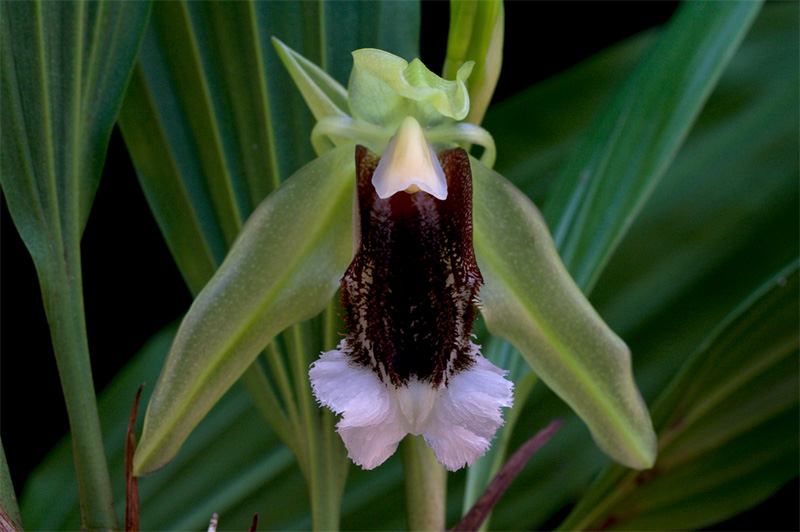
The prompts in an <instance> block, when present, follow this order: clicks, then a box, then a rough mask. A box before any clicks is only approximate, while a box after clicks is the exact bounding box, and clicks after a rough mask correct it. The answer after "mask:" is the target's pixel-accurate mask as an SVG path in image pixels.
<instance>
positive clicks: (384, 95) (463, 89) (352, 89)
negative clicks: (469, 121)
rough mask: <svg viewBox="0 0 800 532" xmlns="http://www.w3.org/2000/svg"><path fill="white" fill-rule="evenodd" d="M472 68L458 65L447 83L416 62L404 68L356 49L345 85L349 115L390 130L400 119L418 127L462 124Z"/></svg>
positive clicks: (377, 52) (383, 54)
mask: <svg viewBox="0 0 800 532" xmlns="http://www.w3.org/2000/svg"><path fill="white" fill-rule="evenodd" d="M473 64H474V63H473V62H471V61H470V62H467V63H465V64H464V65H462V66H461V68H459V69H458V72H457V74H456V79H455V80H450V81H448V80H445V79H442V78H441V77H439V76H437V75H436V74H434V73H433V72H431V71H430V70H428V68H427V67H425V65H423V64H422V61H420V60H419V59H414V60H413V61H411V63H408V62H407V61H406V60H405V59H403V58H401V57H397V56H396V55H392V54H390V53H388V52H384V51H381V50H375V49H363V50H356V51H355V52H353V71H352V73H351V75H350V84H349V86H348V103H349V106H350V114H351V115H352V116H353V117H354V118H356V119H358V120H362V121H364V122H369V123H372V124H377V125H380V126H386V127H390V128H396V127H397V126H398V125H399V124H400V122H401V121H402V120H403V119H404V118H405V117H406V116H413V117H415V118H416V119H417V120H418V121H419V122H420V124H422V126H423V127H424V128H429V127H433V126H437V125H439V124H442V123H445V122H448V121H457V120H463V119H464V118H465V117H466V116H467V113H469V93H468V91H467V85H466V81H467V78H469V75H470V73H471V72H472V67H473Z"/></svg>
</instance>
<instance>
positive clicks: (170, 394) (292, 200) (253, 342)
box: [134, 146, 355, 475]
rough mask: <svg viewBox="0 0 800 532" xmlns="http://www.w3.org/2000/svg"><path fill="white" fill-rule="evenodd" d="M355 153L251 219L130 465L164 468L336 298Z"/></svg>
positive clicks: (170, 373) (176, 354) (204, 302)
mask: <svg viewBox="0 0 800 532" xmlns="http://www.w3.org/2000/svg"><path fill="white" fill-rule="evenodd" d="M352 158H353V147H352V146H343V147H341V148H338V149H336V150H334V151H331V152H330V153H328V154H326V155H325V156H323V157H321V158H319V159H317V160H315V161H313V162H311V163H309V164H308V165H306V166H305V167H303V168H302V169H300V170H299V171H298V172H297V173H296V174H295V175H294V176H293V177H292V178H291V179H289V180H287V181H286V182H285V183H284V184H283V185H282V186H281V187H280V188H279V189H277V190H276V191H275V192H274V193H273V194H271V195H270V196H269V197H268V198H267V199H266V200H265V201H264V202H263V203H262V204H261V205H260V206H259V208H258V209H257V210H256V212H255V213H254V214H253V216H251V218H250V220H249V221H248V223H247V225H246V226H245V228H244V229H243V230H242V233H241V235H240V236H239V238H238V239H237V241H236V243H235V244H234V246H233V248H232V249H231V252H230V253H229V255H228V257H227V258H226V260H225V262H224V263H223V264H222V266H221V267H220V269H219V270H218V271H217V272H216V273H215V274H214V277H213V278H212V279H211V280H210V281H209V283H208V284H207V285H206V287H205V288H204V289H203V291H202V292H201V293H200V294H199V295H198V297H197V298H196V299H195V302H194V304H193V305H192V307H191V308H190V310H189V313H188V314H187V316H186V318H185V319H184V322H183V324H182V326H181V329H180V330H179V331H178V334H177V337H176V339H175V344H174V345H173V348H172V350H171V351H170V355H169V357H168V359H167V361H166V363H165V365H164V369H163V372H162V375H161V377H160V378H159V382H158V384H157V385H156V391H155V392H154V394H153V397H152V399H151V401H150V404H149V406H148V409H147V415H146V418H145V428H144V432H143V434H142V438H141V440H140V442H139V446H138V449H137V451H136V456H135V459H134V470H135V473H136V474H137V475H142V474H146V473H149V472H152V471H155V470H156V469H159V468H160V467H163V466H164V465H165V464H166V463H167V462H169V460H171V459H172V457H174V455H175V454H176V453H177V452H178V449H179V448H180V446H181V444H182V443H183V441H184V440H185V439H186V438H187V437H188V435H189V433H190V432H191V431H192V429H193V428H194V427H195V426H196V425H197V423H198V422H199V421H200V420H201V419H202V418H203V416H204V415H205V414H206V413H207V412H208V411H209V410H210V409H211V407H212V406H213V404H214V403H215V402H216V401H217V400H218V399H219V398H220V397H221V396H222V394H223V393H224V392H225V391H226V390H227V389H228V388H230V386H232V385H233V383H234V382H236V380H237V379H238V378H239V377H240V376H241V375H242V374H243V373H244V371H245V370H246V369H247V368H248V366H250V364H252V363H253V361H254V360H255V359H256V357H257V356H258V354H259V352H260V351H261V350H262V349H264V348H265V347H266V346H267V344H269V343H270V341H272V339H273V338H274V337H275V335H277V334H278V333H279V332H281V331H282V330H283V329H285V328H286V327H288V326H289V325H292V324H294V323H297V322H299V321H302V320H304V319H308V318H311V317H313V316H314V315H316V314H317V313H318V312H320V311H321V310H322V309H323V308H324V307H325V306H326V305H327V303H328V302H329V301H330V299H331V297H333V295H334V293H335V292H336V290H337V288H338V286H339V279H340V278H341V276H342V274H343V272H344V270H345V269H346V268H347V264H348V263H349V261H350V258H351V257H350V255H351V251H352V243H351V240H352V237H351V235H352V227H351V224H352V220H351V213H350V203H351V201H352V190H353V184H354V177H353V176H354V175H355V169H354V163H353V160H352Z"/></svg>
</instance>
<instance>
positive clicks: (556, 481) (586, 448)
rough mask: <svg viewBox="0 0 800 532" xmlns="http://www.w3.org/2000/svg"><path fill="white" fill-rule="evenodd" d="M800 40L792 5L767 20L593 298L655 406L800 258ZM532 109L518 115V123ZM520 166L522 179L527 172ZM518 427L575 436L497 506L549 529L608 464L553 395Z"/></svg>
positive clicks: (509, 518) (525, 523)
mask: <svg viewBox="0 0 800 532" xmlns="http://www.w3.org/2000/svg"><path fill="white" fill-rule="evenodd" d="M798 33H800V32H799V31H798V24H797V16H796V9H795V7H794V6H790V5H787V4H784V5H773V6H767V7H766V8H765V9H764V10H763V12H762V14H761V16H760V17H759V19H758V21H757V22H756V24H755V25H754V26H753V29H752V31H751V33H750V34H749V35H748V37H747V39H746V40H745V42H744V44H743V46H742V48H741V49H740V51H739V52H738V53H737V55H736V56H735V58H734V59H733V60H732V62H731V63H730V66H729V68H728V70H727V71H726V73H725V74H724V75H723V77H722V78H721V80H720V83H719V85H718V88H717V89H716V91H715V93H714V94H713V95H712V96H711V98H710V99H709V102H708V104H707V106H706V108H705V109H704V111H703V113H702V114H701V116H700V118H699V120H698V123H697V125H696V127H695V128H694V131H693V132H692V134H691V135H690V136H689V138H688V139H687V142H686V145H685V146H684V148H683V149H682V150H681V152H680V153H679V154H678V155H677V157H676V160H675V162H674V164H673V165H672V166H671V168H670V170H669V171H668V172H667V174H666V176H665V178H664V181H663V183H662V184H661V185H660V186H659V187H658V188H657V190H656V191H655V193H654V195H653V197H652V198H651V199H650V200H649V201H648V203H647V204H646V205H645V208H644V209H643V210H642V211H641V214H640V215H639V217H638V218H637V220H636V222H635V223H634V225H632V226H631V230H630V232H629V234H628V236H627V237H626V238H625V239H624V240H623V241H622V243H621V245H620V248H619V250H618V251H617V253H616V254H615V255H614V257H613V258H612V259H611V261H610V262H609V264H608V267H607V269H606V270H605V271H604V273H603V275H602V276H601V278H600V280H599V282H598V284H597V287H596V289H595V290H594V292H593V297H592V300H593V302H594V303H595V307H596V308H597V309H598V310H599V312H600V314H601V315H602V316H604V317H605V318H606V320H607V322H608V323H609V325H611V327H612V328H613V329H614V330H615V331H617V332H619V333H620V334H621V336H622V337H623V338H625V340H626V341H627V342H628V345H629V346H630V347H631V350H632V352H633V354H634V357H633V362H634V371H635V374H636V376H637V383H638V384H639V387H640V389H641V390H642V393H643V395H644V397H645V399H648V402H649V401H652V400H654V399H655V397H656V396H657V395H658V393H659V392H660V391H661V390H662V389H663V388H664V386H665V385H666V383H667V381H668V380H669V379H670V377H671V376H672V375H673V374H674V372H675V371H677V369H678V367H680V365H681V363H682V361H683V360H685V359H686V357H687V356H688V355H689V353H691V352H692V351H693V350H695V349H696V348H697V346H698V344H699V343H700V342H701V341H702V340H703V338H704V337H705V336H707V335H708V332H709V331H710V330H711V329H712V328H713V327H714V326H716V325H717V324H718V323H719V322H720V321H721V320H722V319H723V318H724V317H725V316H726V315H727V314H728V313H730V312H731V310H732V309H733V308H735V307H736V306H737V305H738V304H739V303H740V302H741V301H742V299H743V298H745V297H747V296H748V295H749V294H750V293H751V292H752V291H753V290H754V289H755V288H756V287H757V286H759V285H760V284H762V283H763V280H764V279H765V278H766V277H767V276H769V275H770V274H771V272H774V271H775V270H776V269H777V268H780V267H781V266H782V265H784V264H786V263H787V262H788V261H791V260H792V259H793V258H796V257H797V256H798V252H799V251H798V242H800V235H798V227H800V220H799V219H798V212H797V205H798V201H799V200H798V182H797V179H796V176H797V175H798V172H800V164H799V162H798V154H797V150H796V144H797V131H798V127H800V125H799V124H798V116H800V111H798V101H800V95H798V87H797V83H796V80H797V78H798V75H799V74H798V64H797V62H796V61H795V59H794V58H796V57H797V54H798V42H800V39H798ZM596 61H597V62H600V63H601V64H602V61H603V57H602V56H601V57H600V58H598V59H597V60H596ZM594 64H596V62H595V60H593V61H590V62H589V64H588V65H587V66H589V67H590V69H589V70H587V75H589V76H591V72H592V68H593V67H592V65H594ZM582 68H583V66H581V67H578V68H577V69H575V71H574V72H575V74H574V75H576V76H577V75H578V74H579V72H580V70H581V69H582ZM564 75H565V76H572V75H573V74H570V73H565V74H564ZM586 79H587V80H588V79H593V78H592V77H587V78H586ZM556 81H557V80H556ZM577 83H578V84H579V85H587V84H588V81H586V82H583V83H580V81H577ZM555 94H558V93H557V92H555ZM524 99H525V95H521V96H520V101H522V100H524ZM555 102H558V100H555ZM555 102H554V105H557V103H555ZM511 105H512V102H509V103H508V104H507V106H508V108H509V109H508V110H507V109H503V112H504V113H505V112H509V113H510V112H511V111H510V107H511ZM556 108H557V107H556ZM525 109H526V107H525V106H520V107H519V108H518V110H517V116H518V117H519V120H521V121H524V120H525V115H524V112H525ZM534 110H535V109H534ZM510 116H512V115H510ZM534 116H536V115H534ZM490 117H491V115H490ZM490 117H489V118H490ZM487 120H488V118H487ZM518 141H519V142H522V141H524V139H518ZM565 142H567V141H565ZM498 145H499V146H500V150H501V153H502V144H500V143H499V142H498ZM545 157H546V158H547V157H549V155H548V154H545ZM519 159H520V163H521V164H520V165H519V166H518V168H524V167H525V166H526V165H528V164H529V163H527V162H526V159H524V158H522V157H520V158H519ZM531 159H534V158H533V157H531ZM501 160H502V158H501ZM546 164H549V162H547V163H546ZM528 190H530V189H528ZM540 190H541V189H540ZM522 417H523V418H524V419H526V420H528V421H527V424H529V425H530V427H531V428H526V424H520V425H519V426H518V429H517V430H516V434H515V435H514V437H513V441H512V448H513V446H514V445H519V444H520V443H521V442H524V441H525V438H526V437H530V436H531V435H532V434H533V433H534V432H535V427H536V426H537V424H541V423H547V422H548V421H549V420H550V419H552V418H553V417H565V424H564V425H563V426H562V428H561V429H560V431H559V434H557V435H556V437H555V439H554V441H553V442H552V443H551V444H550V445H548V446H546V447H545V448H544V449H542V450H541V451H540V452H539V453H537V456H535V457H534V458H533V460H532V464H531V465H530V466H529V469H527V470H526V471H523V473H522V478H521V479H520V480H519V482H518V483H517V484H516V485H512V487H511V489H510V490H509V492H508V493H507V494H506V495H505V496H504V498H503V499H501V501H500V503H499V505H498V508H497V510H496V511H495V513H494V526H495V527H497V528H499V529H518V528H536V527H540V526H541V524H542V523H543V522H544V521H545V520H546V519H547V518H548V516H550V515H552V514H553V512H555V511H557V510H559V509H560V508H562V507H564V506H565V505H568V504H570V503H574V502H575V501H577V500H578V499H579V497H580V494H581V491H582V490H583V489H584V488H585V486H586V484H587V483H588V482H590V481H591V479H592V477H593V476H594V475H595V474H596V472H597V471H598V470H599V469H600V468H601V467H602V466H603V465H605V461H604V460H603V459H602V458H601V457H600V456H599V453H597V452H596V451H594V450H593V449H592V448H591V447H592V445H591V442H589V443H588V444H587V442H586V439H587V436H588V435H587V433H586V431H585V430H584V429H582V428H581V427H580V423H579V421H578V420H577V419H575V418H574V416H573V415H572V414H571V413H570V411H569V408H568V407H566V406H565V405H563V404H562V403H561V401H560V400H559V399H558V398H556V397H555V396H554V395H553V394H551V393H550V392H549V391H547V390H546V389H545V388H543V387H539V388H537V389H536V390H534V393H533V394H532V397H531V400H530V401H529V402H528V404H527V405H526V407H525V411H524V412H523V414H522ZM764 444H765V445H766V444H767V442H766V441H765V442H764ZM565 448H568V449H569V452H568V453H564V452H563V449H565ZM542 472H545V473H544V474H543V473H542ZM752 502H755V501H754V500H752ZM553 525H555V523H553ZM656 528H670V527H669V526H667V525H664V526H661V527H658V526H657V527H656Z"/></svg>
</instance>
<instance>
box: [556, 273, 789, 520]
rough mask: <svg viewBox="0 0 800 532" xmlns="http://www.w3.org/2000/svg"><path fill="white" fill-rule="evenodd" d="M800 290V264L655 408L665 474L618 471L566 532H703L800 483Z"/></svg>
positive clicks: (688, 367) (726, 329) (769, 286)
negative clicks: (691, 531)
mask: <svg viewBox="0 0 800 532" xmlns="http://www.w3.org/2000/svg"><path fill="white" fill-rule="evenodd" d="M798 288H800V284H799V283H798V264H797V262H796V261H795V262H794V264H792V265H791V266H789V267H787V268H786V269H785V270H783V271H781V272H779V273H778V274H777V275H776V276H775V277H774V278H772V279H770V280H769V281H768V282H767V283H766V284H765V285H764V286H762V287H761V288H760V289H759V290H758V291H757V292H755V293H754V294H753V295H752V296H751V297H750V298H749V299H748V300H747V301H744V302H743V303H742V305H740V307H739V308H737V309H736V310H735V311H734V312H733V313H732V314H731V315H730V316H728V318H726V320H725V321H724V322H723V323H721V324H720V326H719V327H718V328H717V329H716V330H715V331H713V332H712V333H711V334H710V335H709V337H708V338H707V339H706V340H705V341H704V342H703V344H701V346H700V347H699V349H698V351H697V352H696V353H695V354H694V355H693V356H692V357H691V358H690V359H689V360H688V361H687V362H686V363H685V364H684V366H683V367H682V368H681V371H680V373H679V374H678V375H676V377H675V378H674V379H673V381H672V382H671V383H670V385H669V386H668V387H667V388H666V389H665V390H664V392H663V393H662V395H661V397H660V398H659V400H658V402H657V404H656V406H655V407H654V410H653V419H654V421H655V423H656V425H657V426H658V427H659V429H658V433H659V449H660V451H659V458H658V461H657V462H656V467H655V468H654V469H653V470H652V471H649V472H645V473H627V472H625V471H622V470H621V469H620V468H618V467H616V466H611V467H609V468H608V469H607V470H606V472H605V473H604V474H603V475H602V476H601V477H600V478H599V479H598V480H597V482H596V483H595V484H594V486H593V488H592V489H591V490H590V491H589V492H588V493H587V494H586V496H585V497H584V499H583V501H582V502H581V504H579V505H578V507H577V508H576V509H575V510H574V511H573V513H572V514H571V515H570V517H569V518H568V519H567V521H565V522H564V524H563V527H564V528H565V529H573V528H580V529H584V528H597V527H603V528H618V529H632V530H642V529H651V528H669V529H687V528H696V527H702V526H706V525H708V524H710V523H713V522H715V521H717V520H721V519H724V518H726V517H729V516H730V515H733V514H735V513H736V512H739V511H741V510H743V509H745V508H748V507H749V506H751V505H752V504H754V503H756V502H759V501H761V500H763V499H764V498H765V496H767V495H769V494H770V493H772V492H773V491H775V490H776V489H777V488H778V487H780V486H781V485H783V484H784V483H785V482H787V481H788V480H789V479H791V478H793V477H794V476H796V474H797V467H798V458H797V456H798V454H797V453H798V441H797V432H798V430H800V424H798V399H799V398H798V393H797V389H798V384H800V379H798V370H799V369H800V368H799V367H798V348H800V338H799V337H798V332H797V327H796V325H797V321H798V319H800V309H799V308H798V299H797V291H798ZM734 494H735V495H734Z"/></svg>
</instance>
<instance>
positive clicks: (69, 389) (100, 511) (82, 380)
mask: <svg viewBox="0 0 800 532" xmlns="http://www.w3.org/2000/svg"><path fill="white" fill-rule="evenodd" d="M79 249H80V246H79V244H78V243H77V238H76V242H75V243H74V244H73V245H64V247H63V253H55V254H53V256H52V260H51V261H49V263H48V264H49V267H45V268H46V269H43V270H40V271H39V282H40V285H41V289H42V300H43V301H44V307H45V312H46V313H47V321H48V323H49V324H50V335H51V338H52V341H53V350H54V352H55V356H56V364H57V365H58V373H59V377H60V378H61V388H62V390H63V392H64V400H65V402H66V406H67V415H68V416H69V425H70V433H71V435H72V448H73V458H74V460H75V472H76V476H77V483H78V497H79V499H80V506H81V526H82V528H83V529H85V530H99V529H116V528H117V527H118V524H117V514H116V512H115V511H114V496H113V493H112V491H111V481H110V478H109V475H108V465H107V463H106V456H105V452H104V450H103V436H102V433H101V430H100V418H99V416H98V412H97V401H96V397H95V391H94V383H93V381H92V367H91V363H90V361H89V348H88V344H87V339H86V321H85V317H84V308H83V281H82V278H81V260H80V254H79V253H78V251H77V250H79Z"/></svg>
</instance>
